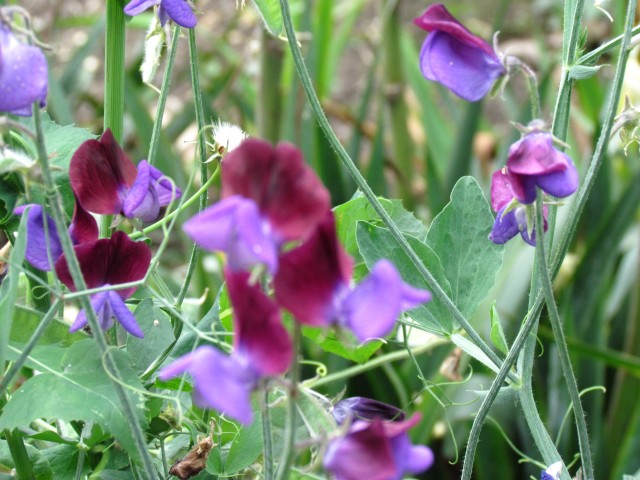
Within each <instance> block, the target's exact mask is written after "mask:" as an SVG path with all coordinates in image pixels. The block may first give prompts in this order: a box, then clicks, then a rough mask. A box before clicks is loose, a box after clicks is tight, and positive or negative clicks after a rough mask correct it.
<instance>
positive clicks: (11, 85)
mask: <svg viewBox="0 0 640 480" xmlns="http://www.w3.org/2000/svg"><path fill="white" fill-rule="evenodd" d="M47 87H48V79H47V59H46V58H45V56H44V54H43V53H42V51H41V50H40V49H39V48H38V47H34V46H32V45H27V44H24V43H22V42H20V41H19V40H18V39H17V38H16V37H15V35H14V34H13V33H12V32H11V29H10V28H9V26H8V25H5V24H4V23H3V22H2V21H1V20H0V112H6V113H12V114H14V115H22V116H26V117H28V116H31V112H32V107H33V103H34V102H39V104H40V106H41V107H44V106H45V104H46V101H47Z"/></svg>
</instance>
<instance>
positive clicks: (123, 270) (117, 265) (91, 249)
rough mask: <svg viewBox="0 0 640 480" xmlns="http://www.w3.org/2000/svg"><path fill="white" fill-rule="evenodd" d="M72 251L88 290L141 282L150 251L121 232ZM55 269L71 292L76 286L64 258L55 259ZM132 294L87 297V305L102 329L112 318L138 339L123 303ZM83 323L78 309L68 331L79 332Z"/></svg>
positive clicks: (124, 291)
mask: <svg viewBox="0 0 640 480" xmlns="http://www.w3.org/2000/svg"><path fill="white" fill-rule="evenodd" d="M74 250H75V252H76V256H77V257H78V262H79V264H80V269H81V271H82V276H83V277H84V281H85V283H86V285H87V288H89V289H92V288H100V287H109V286H112V285H118V284H122V283H129V282H134V281H136V280H141V279H142V278H144V276H145V275H146V273H147V270H148V269H149V264H150V263H151V250H150V249H149V247H148V246H147V244H146V243H144V242H134V241H133V240H131V239H130V238H129V236H128V235H127V234H126V233H124V232H121V231H118V232H115V233H114V234H113V236H112V237H111V238H103V239H100V240H96V241H93V242H89V243H81V244H79V245H77V246H75V247H74ZM55 269H56V273H57V274H58V278H60V281H61V282H62V283H64V284H65V285H66V286H67V287H68V288H69V289H70V290H71V291H72V292H75V291H76V287H75V285H74V283H73V279H72V278H71V273H70V272H69V266H68V265H67V259H66V258H65V257H64V256H61V257H60V258H59V259H58V261H57V262H56V264H55ZM135 291H136V287H129V288H124V289H120V290H106V291H103V292H100V293H95V294H93V295H91V305H92V306H93V309H94V310H95V312H96V314H97V315H98V322H99V323H100V326H101V328H102V329H104V330H106V329H108V328H110V327H111V326H112V325H113V320H114V318H115V319H116V320H117V321H118V322H119V323H120V324H121V325H122V326H123V327H124V329H125V330H126V331H127V332H129V333H130V334H131V335H134V336H136V337H141V338H142V337H143V336H144V333H143V332H142V329H141V328H140V326H139V325H138V322H136V318H135V317H134V315H133V313H131V311H130V310H129V308H128V307H127V305H126V304H125V303H124V301H125V300H126V299H127V298H129V297H130V296H131V295H133V293H134V292H135ZM87 323H88V322H87V316H86V312H85V311H84V310H81V311H80V313H78V316H77V317H76V319H75V321H74V322H73V324H72V325H71V328H70V329H69V331H70V332H75V331H76V330H80V329H81V328H83V327H84V326H85V325H87Z"/></svg>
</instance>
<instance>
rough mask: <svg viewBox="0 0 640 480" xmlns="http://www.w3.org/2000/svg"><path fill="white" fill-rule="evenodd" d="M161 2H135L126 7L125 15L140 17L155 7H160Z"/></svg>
mask: <svg viewBox="0 0 640 480" xmlns="http://www.w3.org/2000/svg"><path fill="white" fill-rule="evenodd" d="M159 4H160V0H133V1H132V2H129V3H128V4H127V6H126V7H124V13H126V14H127V15H129V16H131V17H133V16H134V15H138V14H140V13H142V12H144V11H145V10H147V9H148V8H151V7H153V6H154V5H159Z"/></svg>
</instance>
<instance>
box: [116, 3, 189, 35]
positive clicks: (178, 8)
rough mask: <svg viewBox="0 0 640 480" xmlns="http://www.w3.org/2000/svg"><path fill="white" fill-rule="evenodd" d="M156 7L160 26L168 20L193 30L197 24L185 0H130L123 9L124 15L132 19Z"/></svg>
mask: <svg viewBox="0 0 640 480" xmlns="http://www.w3.org/2000/svg"><path fill="white" fill-rule="evenodd" d="M156 5H157V6H159V8H158V17H159V18H160V23H161V25H162V26H164V24H165V23H167V21H168V20H169V19H171V20H173V21H174V22H176V23H177V24H178V25H180V26H181V27H184V28H193V27H195V26H196V23H198V19H197V18H196V15H195V13H193V9H192V8H191V6H190V5H189V2H188V1H187V0H132V1H131V2H129V3H128V4H127V5H126V6H125V7H124V13H126V14H127V15H131V16H132V17H133V16H135V15H138V14H140V13H142V12H144V11H145V10H147V9H149V8H151V7H154V6H156Z"/></svg>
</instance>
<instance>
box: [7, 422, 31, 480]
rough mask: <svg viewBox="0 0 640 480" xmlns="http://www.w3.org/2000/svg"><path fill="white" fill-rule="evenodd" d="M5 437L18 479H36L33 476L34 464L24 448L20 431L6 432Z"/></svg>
mask: <svg viewBox="0 0 640 480" xmlns="http://www.w3.org/2000/svg"><path fill="white" fill-rule="evenodd" d="M4 436H5V438H6V439H7V445H8V446H9V452H11V458H12V460H13V463H14V466H15V469H16V478H17V479H18V480H31V479H33V478H36V477H35V475H34V474H33V468H32V465H33V462H31V460H29V454H28V453H27V449H26V447H25V446H24V441H23V440H22V433H21V432H20V430H18V429H15V430H5V431H4Z"/></svg>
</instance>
